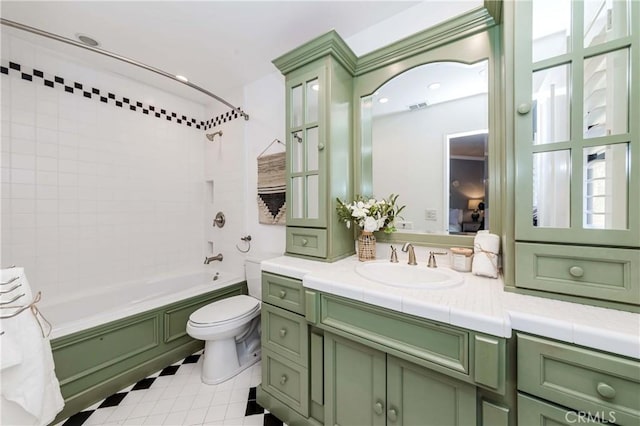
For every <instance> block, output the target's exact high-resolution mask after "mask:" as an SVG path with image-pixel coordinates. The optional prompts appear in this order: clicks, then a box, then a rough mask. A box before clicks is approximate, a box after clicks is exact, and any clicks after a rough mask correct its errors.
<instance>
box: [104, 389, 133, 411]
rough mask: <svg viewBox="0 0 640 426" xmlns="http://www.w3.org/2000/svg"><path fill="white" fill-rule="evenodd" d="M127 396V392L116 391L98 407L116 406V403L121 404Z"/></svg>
mask: <svg viewBox="0 0 640 426" xmlns="http://www.w3.org/2000/svg"><path fill="white" fill-rule="evenodd" d="M125 396H127V393H126V392H120V393H114V394H113V395H111V396H110V397H108V398H107V399H105V400H104V402H102V404H100V406H99V407H98V408H105V407H115V406H116V405H118V404H120V402H122V400H123V399H124V397H125Z"/></svg>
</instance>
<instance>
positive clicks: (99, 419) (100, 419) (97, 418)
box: [83, 407, 117, 426]
mask: <svg viewBox="0 0 640 426" xmlns="http://www.w3.org/2000/svg"><path fill="white" fill-rule="evenodd" d="M116 408H117V407H107V408H100V409H98V410H96V411H94V412H93V414H91V416H89V418H88V419H87V421H86V422H84V424H83V426H84V425H87V426H92V425H101V424H104V423H106V422H107V420H108V419H109V416H110V415H111V414H112V413H113V412H114V411H116Z"/></svg>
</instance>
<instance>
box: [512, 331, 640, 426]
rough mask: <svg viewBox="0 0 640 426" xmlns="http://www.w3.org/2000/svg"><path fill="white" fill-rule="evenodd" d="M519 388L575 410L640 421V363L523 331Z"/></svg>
mask: <svg viewBox="0 0 640 426" xmlns="http://www.w3.org/2000/svg"><path fill="white" fill-rule="evenodd" d="M518 389H519V390H521V391H523V392H527V393H529V394H531V395H535V396H538V397H540V398H544V399H547V400H549V401H551V402H555V403H558V404H560V405H563V406H565V407H570V408H572V409H574V410H576V411H584V412H591V413H595V412H602V411H605V412H607V413H608V412H609V411H611V412H612V413H614V414H612V415H614V416H615V418H616V421H615V423H617V424H621V425H626V424H633V425H637V424H639V423H640V398H638V395H640V362H638V361H633V360H630V359H627V358H622V357H618V356H614V355H610V354H606V353H602V352H596V351H593V350H589V349H585V348H581V347H576V346H570V345H567V344H563V343H558V342H553V341H549V340H546V339H541V338H537V337H533V336H527V335H524V334H518Z"/></svg>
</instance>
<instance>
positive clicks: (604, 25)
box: [583, 0, 629, 47]
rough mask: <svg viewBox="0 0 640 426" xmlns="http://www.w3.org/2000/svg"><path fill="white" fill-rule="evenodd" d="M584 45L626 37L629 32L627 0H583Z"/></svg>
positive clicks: (593, 44)
mask: <svg viewBox="0 0 640 426" xmlns="http://www.w3.org/2000/svg"><path fill="white" fill-rule="evenodd" d="M583 5H584V6H583V7H584V47H589V46H595V45H598V44H602V43H605V42H607V41H611V40H615V39H618V38H622V37H626V36H627V35H628V34H629V26H628V21H629V19H628V16H629V14H628V11H629V2H628V1H626V0H583Z"/></svg>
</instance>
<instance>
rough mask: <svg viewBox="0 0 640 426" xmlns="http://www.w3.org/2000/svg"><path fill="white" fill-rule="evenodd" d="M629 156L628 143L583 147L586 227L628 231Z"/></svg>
mask: <svg viewBox="0 0 640 426" xmlns="http://www.w3.org/2000/svg"><path fill="white" fill-rule="evenodd" d="M628 155H629V144H628V143H619V144H612V145H605V146H593V147H589V148H584V154H583V168H584V171H583V176H584V181H585V182H584V185H583V187H584V209H583V226H584V227H585V228H595V229H627V228H628V221H627V210H628V209H627V203H628V200H627V196H628V195H627V194H628V193H629V191H628V188H629V185H628V179H629V178H628V176H627V170H629V167H628V162H629V159H628Z"/></svg>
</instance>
